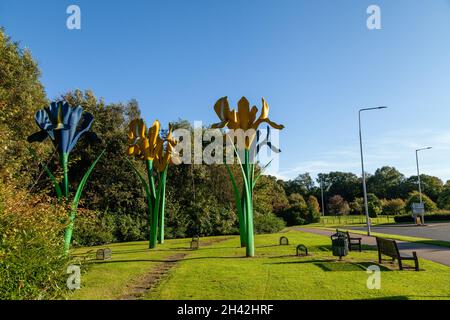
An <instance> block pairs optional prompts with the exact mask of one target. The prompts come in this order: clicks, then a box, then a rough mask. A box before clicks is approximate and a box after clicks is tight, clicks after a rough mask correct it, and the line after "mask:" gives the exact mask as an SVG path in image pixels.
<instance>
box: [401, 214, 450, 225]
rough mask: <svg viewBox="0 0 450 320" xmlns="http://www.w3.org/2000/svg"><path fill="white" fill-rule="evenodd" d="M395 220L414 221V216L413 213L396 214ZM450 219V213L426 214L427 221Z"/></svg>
mask: <svg viewBox="0 0 450 320" xmlns="http://www.w3.org/2000/svg"><path fill="white" fill-rule="evenodd" d="M394 220H395V222H397V223H400V222H413V218H412V215H411V214H407V215H402V216H396V217H394ZM449 220H450V213H446V214H439V213H434V214H426V215H425V221H449Z"/></svg>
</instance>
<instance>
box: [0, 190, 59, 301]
mask: <svg viewBox="0 0 450 320" xmlns="http://www.w3.org/2000/svg"><path fill="white" fill-rule="evenodd" d="M66 212H67V211H66V210H65V209H64V208H62V207H58V206H55V205H52V204H51V202H50V201H49V199H48V198H46V197H43V196H42V197H38V196H30V195H28V194H27V193H26V192H25V191H21V190H17V189H14V188H12V187H6V186H3V185H2V184H1V182H0V300H2V299H5V300H11V299H26V300H35V299H57V298H61V297H63V296H64V295H65V289H64V288H65V281H66V280H67V279H66V278H67V275H66V274H65V271H66V267H67V263H68V259H67V258H66V257H65V256H64V248H63V241H62V240H63V232H64V228H65V223H61V222H62V221H63V222H67V218H66V217H67V214H66Z"/></svg>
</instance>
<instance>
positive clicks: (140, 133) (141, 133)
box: [137, 119, 146, 138]
mask: <svg viewBox="0 0 450 320" xmlns="http://www.w3.org/2000/svg"><path fill="white" fill-rule="evenodd" d="M145 131H146V127H145V122H144V120H142V119H139V121H138V130H137V134H138V136H139V137H141V138H145Z"/></svg>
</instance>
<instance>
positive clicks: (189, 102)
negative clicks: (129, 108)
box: [0, 0, 450, 180]
mask: <svg viewBox="0 0 450 320" xmlns="http://www.w3.org/2000/svg"><path fill="white" fill-rule="evenodd" d="M71 4H76V5H78V6H79V7H80V8H81V30H68V29H67V28H66V19H67V17H68V15H67V14H66V8H67V7H68V6H69V5H71ZM371 4H377V5H379V6H380V8H381V21H382V30H369V29H368V28H367V27H366V20H367V18H368V14H367V13H366V10H367V7H368V6H369V5H371ZM0 25H1V26H4V27H5V28H6V32H7V33H8V34H9V35H10V36H12V37H13V39H14V40H17V41H20V43H21V45H22V46H23V47H27V48H29V49H30V50H31V51H32V54H33V56H34V57H35V58H36V59H37V61H38V63H39V65H40V68H41V70H42V72H43V75H42V82H43V83H44V85H45V87H46V91H47V94H48V97H49V98H50V99H52V98H55V97H57V96H58V95H60V94H61V93H64V92H65V91H68V90H73V89H76V88H79V89H92V90H93V91H94V93H95V94H96V95H97V96H99V97H103V98H104V99H105V100H106V102H126V101H128V100H129V99H131V98H135V99H137V100H138V101H139V103H140V106H141V108H142V109H143V115H144V117H145V119H146V120H147V122H150V121H153V119H155V118H158V119H159V120H160V121H161V122H162V123H163V124H164V125H167V123H168V122H169V121H171V120H176V119H178V118H183V119H188V120H190V121H194V120H201V121H203V122H204V123H205V124H210V123H213V122H217V118H216V115H215V113H214V111H213V109H212V107H213V105H214V102H215V101H216V100H217V99H218V98H220V97H222V96H225V95H226V96H228V97H229V100H230V102H231V104H232V105H235V104H236V103H237V100H238V99H239V98H240V97H241V96H243V95H245V96H247V97H248V98H249V100H250V102H251V103H253V104H257V105H260V99H261V96H264V97H265V98H266V100H267V101H268V103H269V105H270V107H271V110H270V112H271V119H272V120H274V121H276V122H279V123H283V124H284V125H285V126H286V129H285V130H284V131H283V132H282V133H281V135H280V139H281V148H282V150H283V153H282V155H281V159H280V171H279V172H278V175H279V176H280V177H285V178H293V177H295V176H296V175H297V174H299V173H302V172H310V173H311V174H313V175H316V174H317V173H320V172H329V171H335V170H339V171H351V172H355V173H357V174H360V160H359V144H358V143H359V140H358V126H357V110H358V109H359V108H362V107H373V106H378V105H387V106H389V109H387V110H383V111H375V112H371V113H366V114H364V118H363V126H364V143H365V157H366V166H367V168H366V169H367V171H369V172H373V171H374V170H375V169H376V168H378V167H381V166H383V165H391V166H395V167H397V168H398V169H399V170H400V171H401V172H403V173H405V174H406V175H413V174H415V155H414V150H415V149H416V148H418V147H422V146H428V145H431V146H433V147H434V149H433V150H430V151H426V152H423V153H422V154H421V169H422V171H423V173H426V174H432V175H437V176H439V177H441V178H442V179H443V180H447V179H450V1H448V0H409V1H405V0H396V1H392V0H386V1H383V0H371V1H366V0H341V1H336V0H239V1H238V0H178V1H174V0H164V1H162V0H161V1H154V0H146V1H144V0H142V1H138V0H127V1H125V0H115V1H106V0H84V1H76V0H71V1H65V0H41V1H29V0H1V1H0Z"/></svg>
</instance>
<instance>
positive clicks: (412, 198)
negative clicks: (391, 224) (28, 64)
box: [406, 191, 437, 212]
mask: <svg viewBox="0 0 450 320" xmlns="http://www.w3.org/2000/svg"><path fill="white" fill-rule="evenodd" d="M419 202H420V194H419V192H418V191H414V192H411V193H410V194H409V198H408V200H407V201H406V210H407V211H410V212H412V205H413V203H419ZM422 202H423V203H424V205H425V211H427V212H433V211H436V210H437V206H436V203H434V202H433V200H431V199H430V198H429V197H428V196H427V195H425V194H422Z"/></svg>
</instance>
